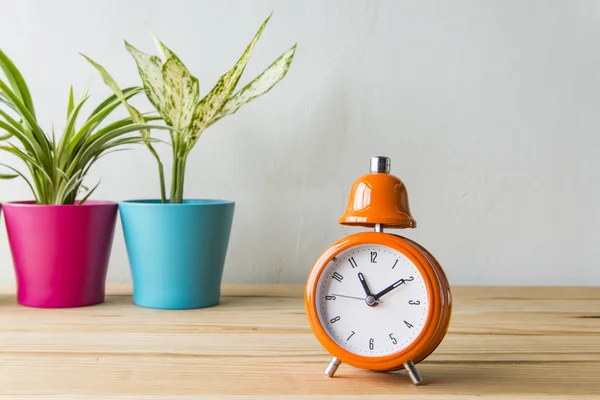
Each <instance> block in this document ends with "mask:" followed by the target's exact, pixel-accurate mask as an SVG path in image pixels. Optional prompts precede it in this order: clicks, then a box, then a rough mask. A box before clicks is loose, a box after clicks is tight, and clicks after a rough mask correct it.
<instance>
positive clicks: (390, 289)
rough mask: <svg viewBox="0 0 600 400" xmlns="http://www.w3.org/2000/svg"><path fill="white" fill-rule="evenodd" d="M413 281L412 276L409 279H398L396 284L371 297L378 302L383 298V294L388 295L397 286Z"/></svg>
mask: <svg viewBox="0 0 600 400" xmlns="http://www.w3.org/2000/svg"><path fill="white" fill-rule="evenodd" d="M414 279H415V278H414V277H413V276H411V277H410V278H406V279H399V280H397V281H396V282H394V283H392V284H391V285H390V286H388V287H386V288H385V289H383V290H382V291H381V292H379V293H377V294H376V295H373V297H375V300H379V298H380V297H381V296H383V295H384V294H388V293H389V292H391V291H392V290H394V289H396V288H397V287H398V286H400V285H402V284H404V283H405V282H410V281H412V280H414Z"/></svg>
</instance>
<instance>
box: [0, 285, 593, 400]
mask: <svg viewBox="0 0 600 400" xmlns="http://www.w3.org/2000/svg"><path fill="white" fill-rule="evenodd" d="M128 290H129V289H128V288H122V287H111V288H109V293H111V295H110V296H108V298H107V301H106V303H105V304H102V305H99V306H94V307H86V308H80V309H63V310H39V309H31V308H25V307H21V306H18V305H16V303H15V298H14V295H13V294H2V295H0V398H2V399H18V400H23V399H43V398H53V399H72V398H73V399H74V398H82V397H83V398H85V399H103V400H108V399H121V400H123V399H170V400H171V399H174V400H177V399H222V398H239V399H241V398H244V399H317V398H319V399H320V398H322V399H355V398H365V399H399V398H407V399H421V398H425V399H452V398H455V399H464V398H468V397H471V396H473V397H474V396H478V398H480V399H499V398H513V399H515V398H532V397H538V398H550V397H551V396H555V397H552V398H564V399H574V398H576V397H577V398H578V399H581V398H590V399H591V398H593V399H600V288H549V287H543V288H523V287H513V288H506V287H458V288H454V291H453V293H454V301H455V303H454V310H453V316H452V322H451V325H450V331H449V333H448V335H447V336H446V338H445V340H444V342H443V343H442V345H441V346H440V347H439V348H438V349H437V350H436V352H435V353H434V354H433V355H432V356H431V357H430V358H428V359H427V360H425V361H424V362H422V363H421V364H420V365H419V369H420V371H421V373H422V375H423V378H424V380H425V382H424V385H422V386H419V387H415V386H413V385H412V384H411V383H410V381H409V379H408V378H407V376H406V374H405V373H404V372H398V373H377V372H370V371H362V370H358V369H355V368H353V367H350V366H348V365H343V364H342V366H341V367H340V369H339V370H338V373H337V375H336V377H335V378H333V379H329V378H327V377H326V376H325V375H324V374H323V370H324V368H325V366H326V365H327V362H328V361H329V359H330V357H329V355H328V354H326V353H325V352H324V351H323V349H322V348H321V347H320V345H319V344H318V342H317V341H316V339H315V338H314V337H313V336H312V334H311V332H310V330H309V328H308V325H307V322H306V318H305V315H304V308H303V301H302V298H301V296H302V287H301V286H298V285H260V286H259V285H253V286H238V285H235V286H226V287H225V288H224V292H223V298H222V302H221V304H220V305H219V306H217V307H213V308H209V309H204V310H191V311H159V310H151V309H145V308H141V307H137V306H134V305H133V304H132V303H131V297H130V296H129V295H128V294H127V293H128Z"/></svg>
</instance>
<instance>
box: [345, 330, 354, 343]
mask: <svg viewBox="0 0 600 400" xmlns="http://www.w3.org/2000/svg"><path fill="white" fill-rule="evenodd" d="M350 332H352V333H351V334H350V336H348V339H346V341H348V340H350V338H351V337H352V336H354V334H355V333H356V332H354V331H350Z"/></svg>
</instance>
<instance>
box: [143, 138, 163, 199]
mask: <svg viewBox="0 0 600 400" xmlns="http://www.w3.org/2000/svg"><path fill="white" fill-rule="evenodd" d="M146 146H147V147H148V150H150V153H152V155H153V156H154V158H155V159H156V163H157V164H158V179H159V180H160V201H161V202H162V203H166V202H167V195H166V191H165V171H164V169H163V163H162V162H161V161H160V157H159V156H158V154H157V153H156V150H154V147H153V146H152V145H151V144H150V142H146Z"/></svg>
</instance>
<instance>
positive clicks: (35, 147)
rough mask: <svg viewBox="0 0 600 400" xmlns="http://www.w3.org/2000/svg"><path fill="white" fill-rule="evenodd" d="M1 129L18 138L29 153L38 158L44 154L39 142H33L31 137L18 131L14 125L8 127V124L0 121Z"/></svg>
mask: <svg viewBox="0 0 600 400" xmlns="http://www.w3.org/2000/svg"><path fill="white" fill-rule="evenodd" d="M0 129H3V130H5V131H6V132H8V133H9V134H11V135H13V136H14V137H16V138H17V139H18V140H19V141H20V142H21V144H22V145H23V147H25V148H26V149H27V150H28V151H30V152H31V153H33V154H35V155H36V156H38V155H39V154H41V153H42V152H43V150H42V149H41V147H40V145H39V144H38V143H37V142H35V141H34V140H32V139H31V137H30V136H29V135H28V134H27V133H24V132H22V131H20V130H18V129H16V128H14V127H13V126H12V125H8V124H7V123H5V122H4V121H1V120H0Z"/></svg>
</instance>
